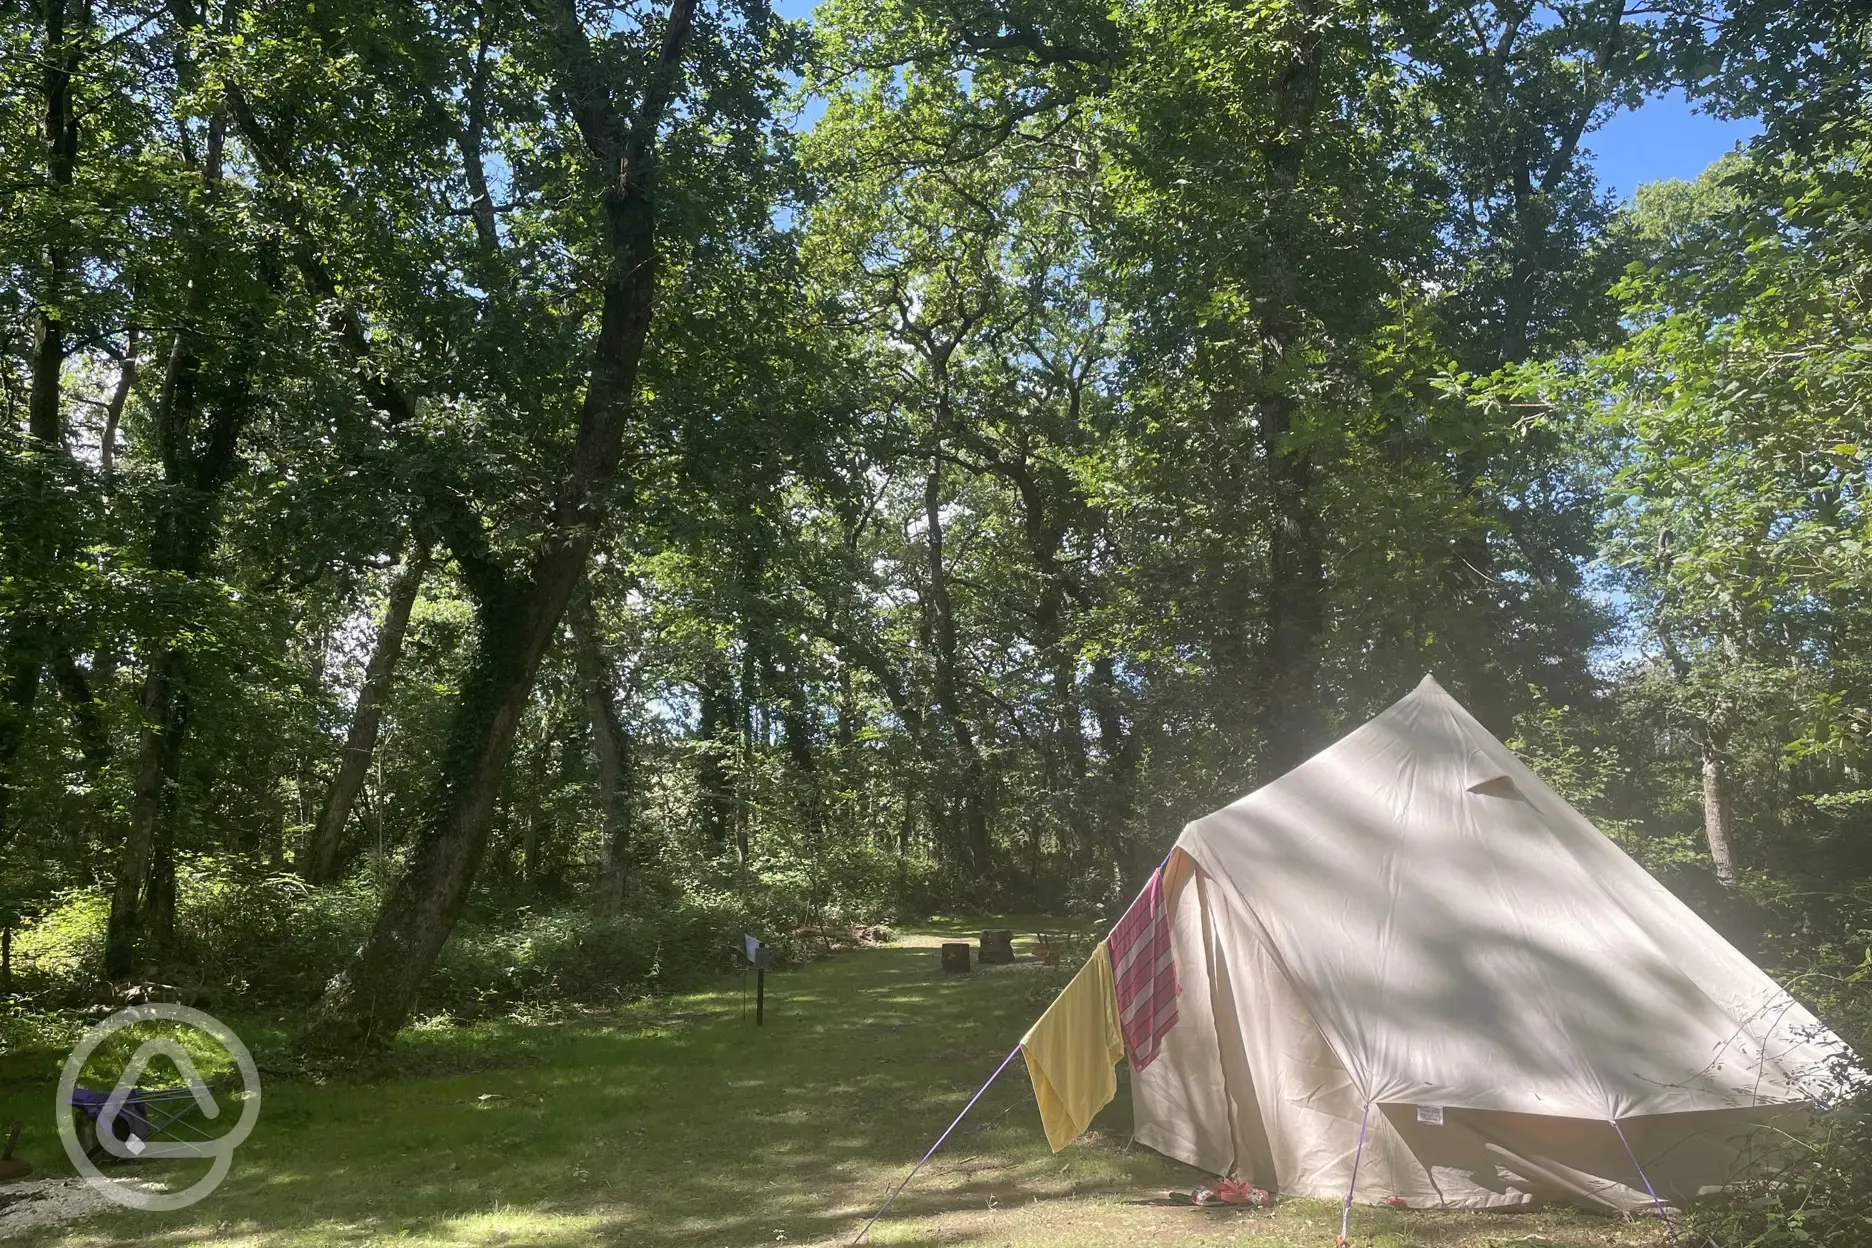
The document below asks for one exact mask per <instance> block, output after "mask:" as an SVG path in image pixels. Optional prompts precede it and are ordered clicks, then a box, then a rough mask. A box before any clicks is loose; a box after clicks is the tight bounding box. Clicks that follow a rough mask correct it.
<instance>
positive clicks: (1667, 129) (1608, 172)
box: [1586, 91, 1761, 200]
mask: <svg viewBox="0 0 1872 1248" xmlns="http://www.w3.org/2000/svg"><path fill="white" fill-rule="evenodd" d="M1760 129H1761V126H1760V125H1758V124H1757V123H1755V122H1754V121H1724V120H1722V119H1721V118H1719V117H1711V116H1708V115H1706V114H1701V113H1696V112H1693V111H1692V110H1691V107H1690V102H1689V100H1688V99H1686V98H1685V97H1684V94H1683V92H1681V91H1675V92H1672V93H1671V94H1669V95H1663V96H1659V97H1658V98H1657V99H1654V100H1651V101H1649V102H1648V103H1646V104H1645V105H1644V107H1642V108H1639V109H1635V110H1633V111H1632V112H1628V113H1620V114H1619V115H1618V116H1616V117H1614V118H1613V119H1612V120H1611V121H1609V122H1607V123H1606V124H1605V126H1604V127H1602V128H1601V129H1599V130H1597V131H1595V132H1593V133H1592V134H1589V135H1587V136H1586V147H1587V148H1588V149H1590V150H1591V151H1592V153H1593V155H1594V157H1595V158H1596V160H1597V164H1598V167H1599V180H1600V181H1601V182H1603V183H1605V185H1606V188H1607V189H1608V190H1610V191H1611V192H1612V193H1613V194H1614V195H1615V196H1617V197H1618V198H1619V199H1621V200H1623V199H1629V198H1631V194H1632V192H1633V191H1635V190H1636V189H1638V187H1639V186H1640V185H1641V184H1643V183H1646V182H1657V181H1661V180H1662V179H1664V178H1683V179H1686V180H1688V179H1690V178H1694V177H1696V176H1697V174H1699V173H1701V172H1703V170H1704V169H1706V168H1708V167H1709V165H1710V163H1711V162H1712V161H1714V160H1715V159H1716V158H1717V157H1718V156H1721V155H1723V154H1724V153H1725V152H1727V151H1728V150H1729V149H1730V148H1732V147H1734V146H1735V145H1736V144H1738V143H1743V142H1746V141H1747V140H1748V139H1749V138H1751V137H1752V136H1753V135H1755V134H1756V133H1757V132H1758V131H1760Z"/></svg>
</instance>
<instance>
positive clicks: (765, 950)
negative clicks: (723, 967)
mask: <svg viewBox="0 0 1872 1248" xmlns="http://www.w3.org/2000/svg"><path fill="white" fill-rule="evenodd" d="M741 952H742V954H743V955H744V956H745V957H746V958H747V961H748V965H749V966H751V967H753V968H754V1025H755V1026H756V1027H762V1026H765V1025H766V1023H767V968H768V967H770V966H772V965H773V946H772V945H770V944H768V943H767V942H766V941H764V940H762V939H761V938H760V937H758V936H750V935H748V934H747V933H745V932H743V933H742V934H741ZM742 974H743V977H744V978H743V979H742V981H741V983H742V989H741V991H742V992H743V993H746V991H747V980H746V978H745V975H746V972H745V971H744V972H742ZM741 1009H742V1014H741V1017H742V1018H744V1019H745V1018H746V1017H747V1013H746V1011H747V997H746V996H745V995H744V996H743V997H742V998H741Z"/></svg>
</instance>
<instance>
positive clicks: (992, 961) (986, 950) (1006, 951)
mask: <svg viewBox="0 0 1872 1248" xmlns="http://www.w3.org/2000/svg"><path fill="white" fill-rule="evenodd" d="M1013 960H1014V933H1013V932H1011V931H1009V930H1008V929H1007V928H1005V927H999V928H990V929H989V930H988V931H985V932H983V933H982V934H981V962H982V965H983V966H1005V965H1007V964H1008V963H1010V962H1012V961H1013Z"/></svg>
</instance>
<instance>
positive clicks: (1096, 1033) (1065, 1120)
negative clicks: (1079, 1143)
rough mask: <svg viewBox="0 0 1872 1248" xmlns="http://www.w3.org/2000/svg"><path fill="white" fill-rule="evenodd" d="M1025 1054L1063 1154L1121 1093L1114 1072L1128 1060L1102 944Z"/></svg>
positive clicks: (1025, 1045) (1049, 1129) (1050, 1009)
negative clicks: (1120, 1061)
mask: <svg viewBox="0 0 1872 1248" xmlns="http://www.w3.org/2000/svg"><path fill="white" fill-rule="evenodd" d="M1021 1055H1022V1056H1023V1057H1025V1058H1026V1059H1027V1073H1028V1074H1029V1075H1031V1076H1032V1077H1033V1086H1034V1098H1035V1099H1036V1100H1038V1101H1039V1102H1040V1121H1041V1122H1042V1123H1044V1124H1045V1125H1046V1134H1047V1143H1048V1144H1051V1145H1052V1146H1053V1151H1054V1152H1056V1153H1057V1152H1059V1150H1060V1149H1062V1148H1065V1147H1066V1146H1067V1145H1068V1144H1070V1143H1072V1142H1073V1141H1074V1140H1076V1139H1078V1138H1079V1136H1080V1134H1081V1133H1083V1132H1084V1131H1085V1129H1086V1128H1087V1127H1088V1126H1090V1125H1091V1123H1092V1118H1093V1115H1095V1114H1097V1113H1098V1111H1099V1110H1101V1109H1103V1108H1105V1106H1107V1105H1108V1104H1110V1103H1111V1099H1112V1097H1114V1096H1116V1095H1117V1094H1118V1076H1117V1075H1116V1074H1115V1073H1113V1069H1112V1068H1113V1067H1114V1066H1115V1065H1116V1064H1117V1062H1118V1060H1119V1059H1120V1058H1122V1057H1123V1056H1124V1033H1123V1032H1122V1031H1121V1030H1120V1029H1119V1026H1118V998H1117V995H1116V993H1115V992H1114V991H1113V988H1112V964H1111V950H1109V949H1107V948H1106V947H1105V945H1104V943H1103V942H1101V943H1100V944H1099V947H1098V948H1097V949H1094V950H1093V951H1092V956H1091V958H1089V959H1088V960H1087V961H1086V964H1085V965H1084V966H1083V967H1081V968H1080V969H1079V973H1078V974H1077V975H1075V976H1073V980H1072V983H1070V984H1067V985H1066V991H1064V992H1062V993H1060V995H1059V996H1058V997H1055V998H1054V1000H1053V1004H1052V1005H1049V1006H1047V1010H1046V1013H1044V1014H1042V1015H1041V1016H1040V1021H1039V1022H1037V1023H1035V1024H1034V1025H1033V1027H1032V1029H1031V1030H1029V1031H1028V1033H1027V1034H1026V1035H1025V1036H1022V1037H1021Z"/></svg>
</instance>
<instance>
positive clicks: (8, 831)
mask: <svg viewBox="0 0 1872 1248" xmlns="http://www.w3.org/2000/svg"><path fill="white" fill-rule="evenodd" d="M13 649H14V650H15V657H14V659H13V662H12V664H11V667H10V670H9V671H8V672H7V675H6V705H5V706H4V707H0V849H5V848H6V844H7V842H8V841H9V840H11V839H12V826H13V825H12V824H11V823H10V822H8V818H7V816H8V815H9V814H10V813H11V812H12V807H13V763H14V761H15V760H16V759H17V758H18V757H19V752H20V747H21V746H22V745H24V744H25V742H26V729H27V727H28V725H30V724H31V723H32V713H33V707H34V705H35V704H36V703H37V702H38V701H39V682H40V678H41V676H42V675H43V673H44V669H43V668H42V667H41V666H40V665H39V656H38V655H37V654H36V653H25V654H21V653H18V651H20V650H21V649H24V647H22V646H20V645H19V644H18V643H15V644H14V647H13Z"/></svg>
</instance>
